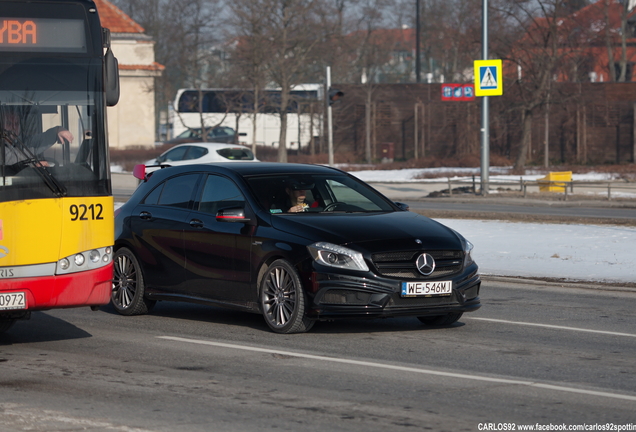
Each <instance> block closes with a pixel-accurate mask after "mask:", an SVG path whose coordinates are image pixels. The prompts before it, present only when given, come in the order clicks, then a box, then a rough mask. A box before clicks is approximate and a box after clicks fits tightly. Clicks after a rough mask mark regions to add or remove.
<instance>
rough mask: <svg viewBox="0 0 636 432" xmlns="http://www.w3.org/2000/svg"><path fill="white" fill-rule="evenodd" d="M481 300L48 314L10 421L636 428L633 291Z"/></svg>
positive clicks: (497, 290) (22, 361)
mask: <svg viewBox="0 0 636 432" xmlns="http://www.w3.org/2000/svg"><path fill="white" fill-rule="evenodd" d="M481 297H482V302H483V307H482V308H481V309H480V310H478V311H476V312H474V313H471V314H466V315H464V317H462V318H461V319H460V321H459V322H458V323H456V324H455V325H453V326H451V327H446V328H433V327H427V326H425V325H423V324H421V323H420V322H419V321H418V320H417V319H415V318H395V319H384V320H371V321H365V320H362V321H358V320H346V321H335V322H321V323H317V324H316V326H315V327H314V328H313V330H312V331H311V332H309V333H305V334H299V335H278V334H274V333H272V332H270V331H269V330H268V327H267V325H266V324H265V322H264V320H263V318H262V316H260V315H256V314H247V313H240V312H235V311H231V310H225V309H219V308H215V307H208V306H202V305H192V304H182V303H170V302H161V303H159V304H158V305H157V307H156V309H155V310H154V311H153V312H152V313H151V314H150V315H144V316H135V317H123V316H120V315H118V314H116V313H115V312H114V311H113V309H112V308H111V307H109V306H105V307H103V308H101V310H100V311H97V312H92V311H90V310H89V309H88V308H81V309H68V310H55V311H48V312H38V313H35V314H34V316H33V318H32V319H31V321H26V322H18V323H17V324H16V325H15V326H14V328H13V329H11V330H10V331H9V332H8V333H6V334H4V335H0V364H1V365H2V366H1V368H2V374H0V413H1V416H2V417H1V418H2V420H1V421H0V424H1V426H0V429H1V430H2V431H3V432H13V431H26V430H29V431H36V432H44V431H75V430H85V431H86V430H87V431H91V432H96V431H100V432H101V431H104V432H106V431H123V432H132V431H166V432H173V431H245V432H252V431H274V430H276V431H290V432H292V431H293V432H295V431H304V432H312V431H316V432H324V431H343V432H344V431H346V432H352V431H360V432H362V431H364V432H375V431H378V432H380V431H382V432H385V431H395V432H399V431H413V432H415V431H418V432H419V431H424V430H431V431H477V430H485V429H484V427H485V426H484V425H486V424H490V423H492V424H495V425H498V424H506V425H507V429H502V428H499V429H490V430H520V427H519V425H537V424H538V425H542V426H545V427H546V428H547V427H549V425H550V424H552V425H558V426H559V427H561V425H567V426H573V425H582V424H587V425H594V424H598V425H606V424H609V423H611V424H614V425H621V426H626V425H634V424H635V423H636V417H635V415H634V413H635V412H636V390H635V389H636V363H634V361H633V359H634V357H635V356H636V316H635V312H634V308H633V307H632V306H631V305H632V304H633V303H634V301H635V300H636V293H625V292H623V293H621V292H608V291H596V290H584V289H577V288H572V287H570V288H558V287H551V286H547V285H542V284H537V285H532V286H528V285H525V284H510V283H509V282H506V283H497V282H492V281H486V282H484V285H483V287H482V293H481ZM513 426H514V427H515V429H513ZM502 427H503V426H502ZM544 430H558V429H544ZM565 430H568V429H565ZM580 430H582V429H580ZM597 430H600V429H597ZM606 430H607V429H606ZM617 430H618V429H617ZM623 430H633V429H623Z"/></svg>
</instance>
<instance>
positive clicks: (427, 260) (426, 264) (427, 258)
mask: <svg viewBox="0 0 636 432" xmlns="http://www.w3.org/2000/svg"><path fill="white" fill-rule="evenodd" d="M415 265H416V266H417V269H418V270H419V272H420V273H422V274H423V275H424V276H429V275H430V274H431V273H433V271H434V270H435V259H434V258H433V257H432V256H431V255H429V254H427V253H423V254H422V255H420V256H418V257H417V261H415Z"/></svg>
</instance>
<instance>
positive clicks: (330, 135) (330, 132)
mask: <svg viewBox="0 0 636 432" xmlns="http://www.w3.org/2000/svg"><path fill="white" fill-rule="evenodd" d="M325 76H326V80H327V93H326V94H325V98H326V99H327V143H328V146H329V166H333V119H332V117H331V104H330V103H329V89H330V88H331V66H327V71H326V72H325Z"/></svg>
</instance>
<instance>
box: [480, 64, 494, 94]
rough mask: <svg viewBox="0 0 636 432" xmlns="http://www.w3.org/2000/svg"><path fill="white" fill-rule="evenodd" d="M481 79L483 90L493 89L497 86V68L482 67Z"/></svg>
mask: <svg viewBox="0 0 636 432" xmlns="http://www.w3.org/2000/svg"><path fill="white" fill-rule="evenodd" d="M479 75H480V77H479V81H480V82H481V85H480V87H481V88H482V90H492V89H496V88H497V70H496V69H495V68H494V67H488V66H486V67H480V68H479Z"/></svg>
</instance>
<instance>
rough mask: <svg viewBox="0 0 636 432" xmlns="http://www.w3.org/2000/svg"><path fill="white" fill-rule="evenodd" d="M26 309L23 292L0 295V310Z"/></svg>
mask: <svg viewBox="0 0 636 432" xmlns="http://www.w3.org/2000/svg"><path fill="white" fill-rule="evenodd" d="M26 307H27V303H26V295H25V294H24V293H23V292H12V293H1V294H0V310H12V309H26Z"/></svg>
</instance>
